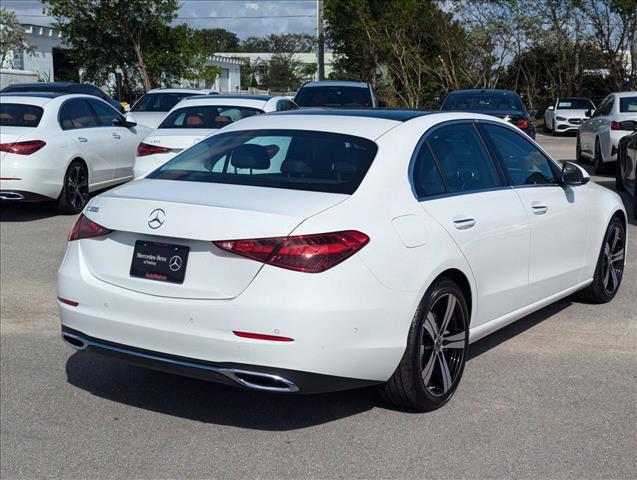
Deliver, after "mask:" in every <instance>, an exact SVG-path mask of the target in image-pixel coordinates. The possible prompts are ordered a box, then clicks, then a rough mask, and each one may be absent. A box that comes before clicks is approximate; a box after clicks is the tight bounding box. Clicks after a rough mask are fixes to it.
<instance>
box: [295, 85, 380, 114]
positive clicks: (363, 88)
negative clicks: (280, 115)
mask: <svg viewBox="0 0 637 480" xmlns="http://www.w3.org/2000/svg"><path fill="white" fill-rule="evenodd" d="M294 102H295V103H296V104H297V105H298V106H299V107H301V108H305V107H332V108H352V107H368V108H369V107H371V108H375V107H382V106H384V104H383V102H382V101H380V100H378V99H377V98H376V95H374V89H373V88H372V86H371V85H370V84H369V83H367V82H353V81H349V80H320V81H317V82H306V83H304V84H303V86H301V88H299V91H298V92H296V96H295V97H294Z"/></svg>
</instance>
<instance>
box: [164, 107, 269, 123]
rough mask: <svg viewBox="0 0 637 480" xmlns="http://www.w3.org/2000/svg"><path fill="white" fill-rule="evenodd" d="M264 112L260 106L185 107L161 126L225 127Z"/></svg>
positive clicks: (174, 113) (170, 116) (171, 115)
mask: <svg viewBox="0 0 637 480" xmlns="http://www.w3.org/2000/svg"><path fill="white" fill-rule="evenodd" d="M261 113H263V110H259V109H258V108H248V107H232V106H220V105H214V106H213V105H200V106H192V107H184V108H179V109H177V110H175V111H174V112H172V113H170V114H169V115H168V116H167V117H166V118H165V119H164V121H163V122H161V124H160V125H159V128H223V127H225V126H226V125H230V124H231V123H233V122H236V121H237V120H241V119H242V118H247V117H252V116H254V115H259V114H261Z"/></svg>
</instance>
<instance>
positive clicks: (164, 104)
mask: <svg viewBox="0 0 637 480" xmlns="http://www.w3.org/2000/svg"><path fill="white" fill-rule="evenodd" d="M197 95H200V94H198V93H186V92H170V93H169V92H165V93H146V94H144V96H143V97H142V98H140V99H139V101H138V102H137V103H136V104H135V105H133V108H131V112H169V111H170V110H172V108H173V107H174V106H175V105H177V104H178V103H179V102H181V101H182V100H183V99H184V98H188V97H195V96H197Z"/></svg>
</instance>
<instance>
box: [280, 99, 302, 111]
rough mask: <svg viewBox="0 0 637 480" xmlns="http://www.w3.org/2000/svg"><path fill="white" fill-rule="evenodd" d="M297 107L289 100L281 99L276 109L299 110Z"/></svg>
mask: <svg viewBox="0 0 637 480" xmlns="http://www.w3.org/2000/svg"><path fill="white" fill-rule="evenodd" d="M298 108H299V107H297V106H296V105H295V104H294V103H292V102H289V101H287V100H279V101H278V102H277V104H276V111H277V112H282V111H284V110H297V109H298Z"/></svg>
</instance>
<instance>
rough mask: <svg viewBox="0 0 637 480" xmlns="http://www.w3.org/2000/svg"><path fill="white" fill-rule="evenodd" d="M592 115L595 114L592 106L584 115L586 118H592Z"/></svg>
mask: <svg viewBox="0 0 637 480" xmlns="http://www.w3.org/2000/svg"><path fill="white" fill-rule="evenodd" d="M592 115H593V110H592V109H590V108H589V109H588V110H586V111H585V112H584V116H585V117H586V118H591V116H592Z"/></svg>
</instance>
